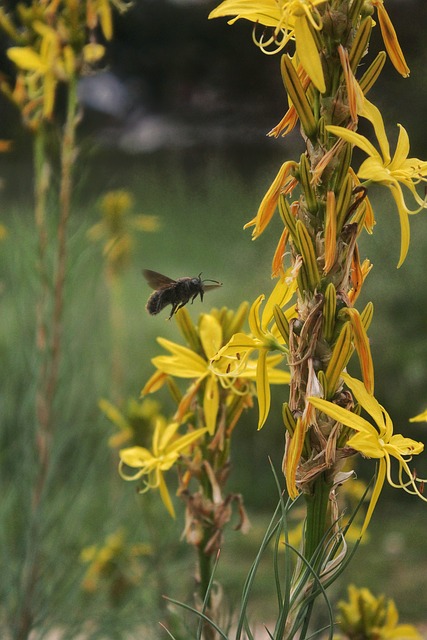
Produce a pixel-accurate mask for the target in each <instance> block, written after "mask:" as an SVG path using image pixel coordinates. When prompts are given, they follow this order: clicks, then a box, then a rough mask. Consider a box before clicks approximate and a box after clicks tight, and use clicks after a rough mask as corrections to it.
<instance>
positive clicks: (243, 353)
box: [211, 279, 296, 429]
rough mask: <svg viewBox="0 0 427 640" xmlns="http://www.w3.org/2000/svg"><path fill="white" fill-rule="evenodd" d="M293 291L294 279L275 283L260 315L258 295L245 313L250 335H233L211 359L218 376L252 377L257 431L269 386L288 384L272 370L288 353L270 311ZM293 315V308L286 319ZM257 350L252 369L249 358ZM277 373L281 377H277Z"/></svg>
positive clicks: (266, 407)
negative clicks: (255, 397) (288, 282)
mask: <svg viewBox="0 0 427 640" xmlns="http://www.w3.org/2000/svg"><path fill="white" fill-rule="evenodd" d="M295 290H296V279H293V280H292V281H291V283H290V284H289V285H288V284H287V282H286V279H283V280H279V281H278V283H277V284H276V286H275V288H274V289H273V291H272V293H271V295H270V297H269V298H268V300H267V302H266V304H265V307H264V310H263V312H262V314H261V305H262V303H263V301H264V299H265V296H264V295H260V296H259V297H258V298H257V299H256V300H255V302H254V303H253V304H252V306H251V309H250V312H249V327H250V330H251V333H250V334H249V335H248V334H245V333H241V332H239V333H235V334H234V335H233V336H232V338H231V339H230V340H229V342H228V343H227V344H226V345H225V346H224V347H222V349H220V350H219V351H218V353H217V354H216V355H215V356H214V357H213V358H212V365H211V369H212V371H214V372H215V374H216V375H218V376H220V377H226V378H231V379H232V377H233V376H234V377H235V378H236V377H252V376H253V375H254V376H255V379H256V389H257V397H258V405H259V419H258V429H261V427H262V426H263V425H264V423H265V421H266V419H267V416H268V413H269V410H270V383H272V382H278V383H283V384H287V383H289V380H290V376H289V373H288V372H285V371H282V372H280V371H277V370H273V368H272V367H273V366H274V364H276V363H277V362H278V360H279V361H280V360H282V359H283V355H284V354H286V353H287V352H288V349H287V346H286V345H285V340H284V338H283V336H282V335H281V334H280V332H279V330H278V328H277V326H276V325H275V324H273V326H272V327H271V328H270V325H271V323H272V320H273V318H274V314H273V309H274V308H275V307H276V306H278V307H280V308H282V307H283V306H285V305H286V304H287V303H288V302H289V301H290V300H291V298H292V296H293V294H294V293H295ZM294 313H295V309H294V307H291V308H290V310H289V317H291V315H293V314H294ZM255 351H258V360H257V363H256V369H255V367H254V365H253V362H252V361H251V360H250V359H249V358H250V356H251V355H252V354H253V353H254V352H255ZM270 351H279V357H277V356H273V357H269V356H268V354H269V352H270ZM280 374H281V375H280Z"/></svg>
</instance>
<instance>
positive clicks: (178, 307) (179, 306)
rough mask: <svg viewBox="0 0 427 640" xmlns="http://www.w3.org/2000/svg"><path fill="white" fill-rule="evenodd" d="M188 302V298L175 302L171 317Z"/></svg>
mask: <svg viewBox="0 0 427 640" xmlns="http://www.w3.org/2000/svg"><path fill="white" fill-rule="evenodd" d="M187 302H188V300H186V301H185V302H175V303H174V305H173V307H172V311H171V314H170V316H169V318H172V316H173V314H174V313H176V312H177V311H179V310H180V309H182V307H185V305H186V304H187Z"/></svg>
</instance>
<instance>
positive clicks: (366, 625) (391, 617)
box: [338, 585, 422, 640]
mask: <svg viewBox="0 0 427 640" xmlns="http://www.w3.org/2000/svg"><path fill="white" fill-rule="evenodd" d="M338 610H339V612H340V618H339V620H338V626H339V628H340V629H341V630H342V631H343V632H344V634H345V636H344V637H345V638H354V637H360V638H372V639H373V638H375V639H376V640H392V639H394V640H422V637H421V635H420V634H419V633H418V631H417V630H416V629H415V627H413V626H412V625H410V624H398V621H399V615H398V612H397V609H396V605H395V603H394V601H393V600H391V599H388V600H387V599H386V598H385V596H383V595H381V596H379V597H378V598H376V597H375V596H374V595H373V594H372V593H371V592H370V591H369V589H366V588H362V589H358V588H357V587H355V586H354V585H349V587H348V601H347V602H345V601H343V600H341V601H340V602H338ZM339 637H341V636H339Z"/></svg>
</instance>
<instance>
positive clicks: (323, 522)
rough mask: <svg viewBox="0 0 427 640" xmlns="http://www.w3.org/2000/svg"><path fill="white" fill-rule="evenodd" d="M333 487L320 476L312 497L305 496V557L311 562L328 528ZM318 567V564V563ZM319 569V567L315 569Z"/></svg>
mask: <svg viewBox="0 0 427 640" xmlns="http://www.w3.org/2000/svg"><path fill="white" fill-rule="evenodd" d="M330 490H331V485H330V483H329V482H326V480H325V478H324V476H323V475H321V476H319V478H317V479H316V481H315V482H314V484H313V490H312V493H311V494H310V495H308V494H307V495H305V502H306V505H307V518H306V529H305V539H304V557H305V558H306V559H307V560H308V561H309V562H310V561H311V559H312V558H313V555H314V554H315V552H316V549H318V547H319V545H320V544H321V542H322V538H323V536H324V535H325V531H326V528H327V522H328V520H327V516H328V507H329V493H330ZM316 565H317V562H316ZM313 568H314V569H317V566H314V567H313Z"/></svg>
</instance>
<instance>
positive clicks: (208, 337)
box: [199, 313, 222, 360]
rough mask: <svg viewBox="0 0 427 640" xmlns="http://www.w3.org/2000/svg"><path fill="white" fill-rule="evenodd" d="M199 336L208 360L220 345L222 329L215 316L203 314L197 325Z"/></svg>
mask: <svg viewBox="0 0 427 640" xmlns="http://www.w3.org/2000/svg"><path fill="white" fill-rule="evenodd" d="M199 335H200V340H201V343H202V346H203V350H204V352H205V354H206V357H207V358H208V360H210V359H211V358H213V357H214V355H215V354H216V353H217V352H218V351H219V349H220V348H221V344H222V327H221V325H220V323H219V322H218V320H217V319H216V318H215V316H213V315H211V314H208V313H204V314H203V315H202V317H201V320H200V323H199Z"/></svg>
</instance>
